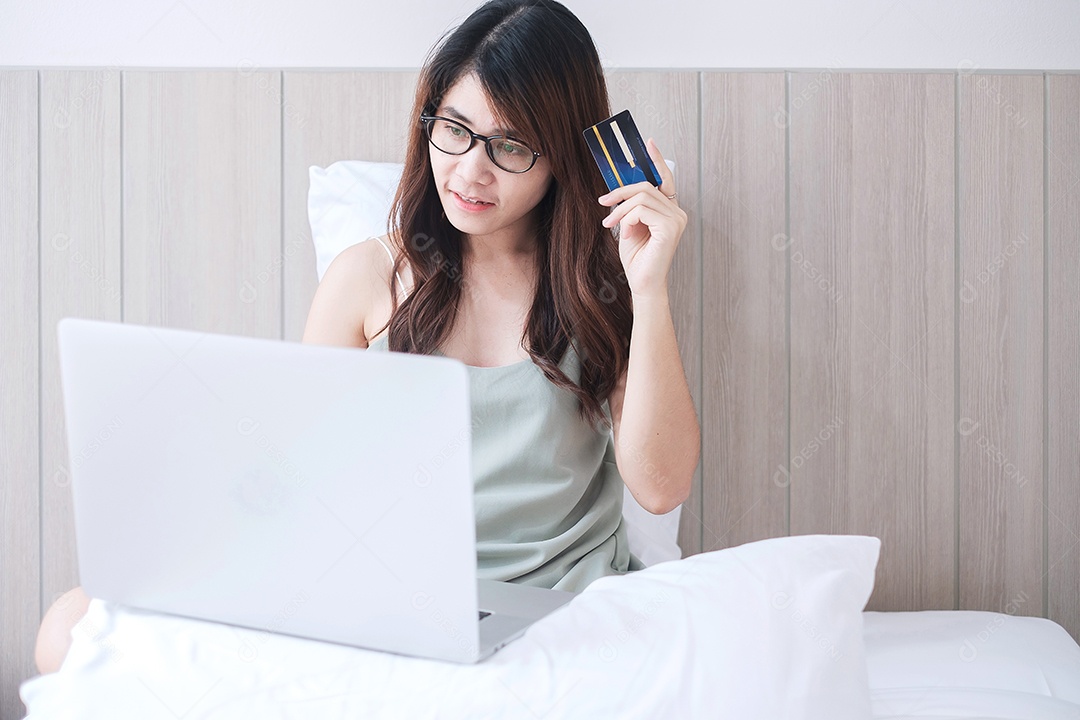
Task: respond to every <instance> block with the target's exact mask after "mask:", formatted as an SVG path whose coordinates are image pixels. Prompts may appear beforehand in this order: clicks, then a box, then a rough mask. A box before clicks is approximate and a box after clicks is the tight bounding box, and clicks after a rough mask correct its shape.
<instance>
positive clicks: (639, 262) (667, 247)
mask: <svg viewBox="0 0 1080 720" xmlns="http://www.w3.org/2000/svg"><path fill="white" fill-rule="evenodd" d="M645 149H646V150H647V151H648V153H649V157H651V158H652V159H653V163H654V164H655V165H656V169H657V170H658V171H659V172H660V179H661V181H662V182H661V183H660V187H659V188H657V187H656V186H654V185H653V184H652V183H650V182H648V181H642V182H639V183H634V184H633V185H624V186H623V187H621V188H616V189H614V190H612V191H611V192H609V193H608V194H607V195H602V196H600V198H599V202H600V204H601V205H615V204H616V203H621V204H620V205H618V206H617V207H615V208H613V209H612V211H611V213H610V214H609V215H608V216H607V217H606V218H605V219H604V227H614V226H615V224H616V223H620V225H619V258H620V259H621V260H622V264H623V270H624V271H625V272H626V281H627V283H628V284H629V285H630V292H631V294H632V295H634V296H636V297H653V296H655V297H663V298H665V299H666V298H667V282H668V279H667V277H668V270H669V269H670V268H671V260H672V258H673V257H674V256H675V248H676V247H677V246H678V244H679V238H681V237H682V234H683V230H684V229H686V213H685V212H684V211H683V209H682V208H680V207H679V204H678V202H676V201H675V200H674V199H671V198H669V197H668V196H669V195H674V194H675V179H674V178H673V177H672V175H671V170H670V169H669V168H668V166H667V163H666V162H664V156H663V155H661V154H660V150H659V149H658V148H657V147H656V143H654V142H653V139H652V138H649V139H648V141H647V142H646V143H645Z"/></svg>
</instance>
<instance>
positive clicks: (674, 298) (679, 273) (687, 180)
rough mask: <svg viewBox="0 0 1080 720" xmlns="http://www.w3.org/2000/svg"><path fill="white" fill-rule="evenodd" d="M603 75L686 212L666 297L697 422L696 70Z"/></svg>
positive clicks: (688, 527) (697, 534) (696, 527)
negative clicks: (664, 165) (670, 169)
mask: <svg viewBox="0 0 1080 720" xmlns="http://www.w3.org/2000/svg"><path fill="white" fill-rule="evenodd" d="M605 81H606V83H607V87H608V97H609V100H610V102H611V111H612V113H613V114H614V113H617V112H621V111H623V110H626V109H628V110H630V113H631V114H632V115H633V116H634V124H635V125H637V128H638V130H639V131H640V132H641V136H642V137H643V138H644V139H646V140H647V139H648V138H650V137H651V138H653V140H654V141H655V142H656V146H657V147H658V148H659V149H660V152H661V153H662V154H663V155H664V158H665V159H666V160H671V161H672V162H674V163H675V184H676V187H675V191H676V192H678V197H677V198H676V202H678V203H679V207H681V208H682V209H683V210H684V211H685V212H686V214H687V224H686V229H685V230H683V234H682V237H681V238H680V239H679V246H678V247H677V248H676V249H675V257H674V258H673V259H672V264H671V270H670V271H669V272H668V301H669V303H670V306H671V314H672V320H673V322H674V324H675V336H676V339H677V341H678V345H679V355H680V357H681V359H682V364H683V372H684V373H685V374H686V381H687V384H688V385H689V387H690V394H691V397H692V398H693V400H694V406H695V408H696V409H697V413H698V419H699V422H700V419H701V407H702V395H701V279H700V268H701V237H700V232H699V230H698V227H699V224H700V222H699V221H700V217H701V211H702V203H701V194H700V185H699V179H698V178H699V171H700V157H699V155H700V153H699V150H698V138H699V132H700V128H699V127H698V74H697V73H693V72H628V71H617V72H609V73H607V74H606V76H605ZM597 119H598V120H601V119H603V118H597ZM582 129H584V128H582ZM703 434H704V433H703ZM704 456H705V448H704V442H703V443H702V457H704ZM702 478H703V475H702V463H700V462H699V463H698V467H697V469H696V470H695V473H694V484H693V487H692V488H691V491H690V497H689V499H687V500H686V501H685V502H684V503H683V505H682V510H680V511H679V535H678V540H679V547H680V548H681V549H682V553H683V556H684V557H685V556H687V555H693V554H695V553H698V552H701V527H702V522H701V519H702V515H703V512H702V502H701V492H702Z"/></svg>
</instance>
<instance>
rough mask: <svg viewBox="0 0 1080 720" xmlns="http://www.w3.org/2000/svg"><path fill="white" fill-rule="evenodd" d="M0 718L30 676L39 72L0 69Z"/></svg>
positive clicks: (36, 523)
mask: <svg viewBox="0 0 1080 720" xmlns="http://www.w3.org/2000/svg"><path fill="white" fill-rule="evenodd" d="M0 108H2V110H0V337H3V338H4V361H3V363H0V398H2V399H3V401H2V402H0V718H21V717H23V716H25V715H26V708H25V707H24V706H23V703H22V701H21V700H20V699H19V684H20V683H21V682H22V681H23V680H26V679H27V678H29V677H32V676H33V675H36V674H37V669H36V667H35V666H34V641H35V639H36V637H37V628H38V623H40V622H41V596H40V575H39V571H40V560H41V554H40V552H41V548H40V546H39V543H38V540H39V537H40V534H39V533H40V512H39V505H38V479H39V475H40V468H39V465H38V441H39V425H38V423H39V420H40V415H39V405H38V402H39V398H38V363H39V354H38V353H39V348H38V150H37V148H38V74H37V72H36V71H34V70H4V71H0Z"/></svg>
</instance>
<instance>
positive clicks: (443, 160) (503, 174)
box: [428, 74, 552, 247]
mask: <svg viewBox="0 0 1080 720" xmlns="http://www.w3.org/2000/svg"><path fill="white" fill-rule="evenodd" d="M434 114H435V115H439V116H442V117H449V118H452V119H454V120H458V121H459V122H461V123H462V124H464V125H465V126H467V127H468V128H469V129H471V130H472V131H473V132H477V133H480V134H481V135H502V134H503V133H502V132H501V131H500V130H497V129H496V128H497V123H496V121H495V118H494V117H493V115H494V114H493V113H492V111H491V106H490V105H489V104H488V99H487V96H486V95H485V94H484V91H483V89H482V88H481V87H480V83H479V81H478V80H477V79H476V76H475V75H472V74H470V75H466V76H463V77H462V78H461V79H460V80H459V81H458V82H457V83H455V84H454V85H453V86H452V87H451V88H450V90H449V91H447V93H446V95H445V96H444V97H443V101H442V104H441V105H439V107H438V108H436V109H435V113H434ZM463 118H465V119H463ZM428 151H429V154H430V157H431V169H432V172H433V174H434V177H435V187H436V188H438V191H439V197H440V199H441V200H442V204H443V209H444V210H445V212H446V218H447V220H449V221H450V224H452V225H453V226H454V227H456V228H457V229H458V230H460V231H461V232H463V233H465V234H466V235H469V236H472V237H483V236H489V237H491V238H493V239H496V240H497V241H498V242H501V243H506V244H508V245H510V246H511V247H516V246H517V245H518V243H520V241H521V238H523V237H525V236H526V235H528V234H530V233H531V232H532V230H533V227H534V226H533V224H532V218H531V216H530V211H531V210H533V208H535V207H536V206H537V204H539V202H540V200H542V199H543V197H544V194H545V193H546V192H547V190H548V187H549V186H550V184H551V178H552V175H551V166H550V163H549V161H548V159H547V158H546V157H544V156H543V155H541V156H540V157H538V158H537V159H536V163H535V164H534V165H533V166H532V167H531V168H530V169H529V170H528V171H526V172H523V173H511V172H507V171H506V170H503V169H502V168H500V167H499V166H498V165H496V164H495V163H493V162H492V160H491V158H490V157H488V154H487V147H486V146H485V145H484V143H482V142H480V141H479V140H477V141H476V142H475V143H474V144H473V146H472V147H471V148H470V149H469V151H468V152H466V153H464V154H463V155H449V154H447V153H444V152H442V151H441V150H439V149H438V148H436V147H434V146H433V145H432V144H431V143H428ZM454 193H458V194H460V195H462V196H464V197H468V198H471V199H477V200H483V201H485V202H489V203H492V205H491V206H488V207H486V208H484V209H482V210H479V211H477V210H467V209H464V208H462V207H461V203H462V201H461V200H459V199H457V198H456V197H454Z"/></svg>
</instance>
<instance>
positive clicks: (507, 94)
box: [379, 0, 633, 428]
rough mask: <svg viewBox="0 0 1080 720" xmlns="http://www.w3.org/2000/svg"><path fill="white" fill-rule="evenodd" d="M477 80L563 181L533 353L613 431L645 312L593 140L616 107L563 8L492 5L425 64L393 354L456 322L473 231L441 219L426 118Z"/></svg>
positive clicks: (545, 239)
mask: <svg viewBox="0 0 1080 720" xmlns="http://www.w3.org/2000/svg"><path fill="white" fill-rule="evenodd" d="M469 74H475V75H476V77H477V78H478V80H479V83H480V85H481V87H482V88H483V89H484V92H485V93H486V94H487V96H488V98H489V100H490V103H491V105H492V107H493V109H494V110H495V112H496V113H498V114H499V116H498V117H497V118H496V120H497V121H499V123H500V124H501V125H502V127H513V128H516V129H517V131H518V136H519V139H521V140H522V141H524V142H525V143H526V144H528V145H529V146H530V147H532V148H534V149H535V150H536V151H537V152H539V153H540V154H541V155H544V156H546V157H547V158H548V160H549V161H550V167H551V172H552V175H553V178H552V182H551V185H550V187H549V189H548V192H547V194H546V195H545V196H544V197H543V199H542V200H541V201H540V203H539V205H538V209H537V210H536V212H537V213H538V223H537V227H538V232H539V237H537V238H536V240H537V248H538V255H537V260H538V277H537V278H536V292H535V295H534V297H533V302H532V306H531V308H530V311H529V315H528V320H527V322H526V327H525V333H524V336H525V337H527V338H528V343H527V344H526V346H527V347H528V349H529V355H530V357H531V358H532V362H533V363H535V364H536V365H537V366H538V367H539V368H540V369H541V370H542V371H543V373H544V375H545V376H547V378H548V379H549V380H550V381H551V382H552V383H554V384H555V385H557V386H559V387H562V388H565V389H567V390H569V391H571V392H573V393H574V394H575V395H577V397H578V399H579V404H578V413H579V416H580V417H581V419H582V420H584V421H586V422H588V423H589V424H590V425H591V426H593V427H594V428H595V427H596V425H597V423H599V422H602V423H603V425H604V427H605V428H610V425H611V423H610V421H609V420H608V419H607V418H606V417H605V416H604V411H603V407H602V404H603V402H604V400H606V399H607V398H608V397H609V395H610V393H611V390H612V388H613V387H614V385H615V382H616V380H617V379H618V378H619V377H621V375H622V373H623V372H624V371H625V369H626V367H627V365H628V364H629V355H630V332H631V329H632V326H633V311H632V304H631V297H630V287H629V285H628V284H627V282H626V275H625V273H624V271H623V268H622V262H621V261H620V259H619V253H618V241H617V239H616V236H615V234H614V233H613V232H612V230H609V229H607V228H605V227H604V226H603V225H602V224H601V223H602V220H603V218H604V217H605V216H606V215H607V213H608V212H609V211H610V208H606V207H604V206H602V205H600V204H599V203H598V202H597V201H596V198H598V197H599V196H600V195H603V194H604V193H605V192H607V187H606V186H605V185H604V183H603V179H602V176H601V175H600V173H599V171H598V170H597V168H596V163H595V162H594V161H593V158H592V155H591V154H590V152H589V149H588V146H587V144H586V142H585V138H584V136H583V135H582V131H583V130H584V129H585V128H587V127H589V126H590V125H593V124H594V123H597V122H599V121H600V120H603V119H604V118H607V117H609V116H610V115H611V108H610V104H609V102H608V93H607V84H606V82H605V80H604V74H603V69H602V68H601V65H600V58H599V55H598V53H597V52H596V47H595V45H594V44H593V41H592V37H591V36H590V35H589V32H588V31H587V30H586V29H585V27H584V26H583V25H582V24H581V22H580V21H579V20H578V19H577V17H575V16H574V14H573V13H571V12H570V11H569V10H568V9H567V8H566V7H565V6H563V5H562V4H560V3H558V2H555V0H490V2H486V3H484V5H482V6H481V7H479V8H478V9H477V10H476V11H475V12H473V13H472V14H471V15H470V16H469V17H468V18H467V19H466V20H465V21H464V22H463V23H461V25H459V26H458V27H457V28H455V29H453V30H452V31H450V32H448V33H447V34H446V35H444V36H443V37H442V38H441V39H440V42H438V43H436V45H435V47H433V48H432V49H431V51H430V52H429V54H428V57H427V58H426V60H425V62H424V67H423V68H422V70H421V73H420V77H419V81H418V83H417V88H416V96H415V99H414V103H413V109H412V114H411V116H410V119H409V122H410V128H409V131H408V149H407V152H406V156H405V168H404V171H403V173H402V176H401V182H400V183H399V185H398V188H397V193H396V194H395V196H394V200H393V204H392V205H391V210H390V215H389V218H388V222H387V226H388V227H389V228H390V229H391V231H390V239H391V242H392V243H393V244H394V245H395V246H396V247H397V248H398V249H399V250H400V253H399V254H398V255H397V257H396V259H395V261H394V267H393V270H394V272H393V273H392V274H391V276H390V277H391V281H390V289H391V295H392V297H393V306H392V310H391V317H390V320H389V321H388V323H387V325H389V328H390V331H389V333H388V345H387V347H388V349H389V350H394V351H398V352H411V353H421V354H431V352H432V351H433V350H434V349H436V348H437V347H438V346H439V345H440V344H441V343H442V341H443V339H444V338H445V337H446V336H447V335H448V334H449V333H450V331H451V329H452V327H453V321H454V319H455V317H456V314H457V310H458V306H459V301H460V299H461V292H462V287H461V286H462V279H463V272H462V270H463V268H462V255H461V232H460V231H459V230H458V229H457V228H455V227H454V226H453V225H451V224H450V222H449V221H448V220H447V218H446V215H445V213H444V212H443V208H442V202H441V201H440V199H439V195H438V190H437V188H436V187H435V181H434V177H433V175H432V169H431V162H430V158H429V156H428V152H429V150H428V141H427V136H426V135H425V133H424V128H423V126H422V124H421V123H420V121H419V118H420V115H421V114H423V113H433V112H434V111H435V110H436V108H438V106H439V104H440V103H441V101H442V98H443V97H444V95H445V93H446V92H447V91H448V90H449V89H450V88H451V87H452V86H453V85H454V84H455V83H456V82H457V81H458V80H459V79H460V78H462V77H464V76H466V75H469ZM406 238H409V239H410V240H409V241H408V242H406V241H405V239H406ZM406 260H407V262H408V266H409V268H410V269H411V270H412V275H413V279H414V283H413V291H412V293H411V294H410V295H409V296H408V297H407V298H406V299H405V300H404V301H402V302H401V303H400V306H399V302H398V289H397V283H396V278H397V271H398V269H399V268H400V267H401V264H402V263H403V262H405V261H406ZM385 327H386V326H383V329H385ZM379 332H380V333H381V332H382V329H380V330H379ZM523 339H524V337H523ZM571 342H573V344H574V348H575V350H576V352H577V354H578V357H579V359H580V360H581V378H580V386H579V385H575V384H574V383H573V382H572V381H571V379H570V378H569V377H567V375H566V374H565V373H564V372H563V371H562V370H561V369H560V367H559V362H560V361H561V359H562V358H563V356H564V353H565V352H566V351H567V349H568V347H569V345H570V343H571Z"/></svg>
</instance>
